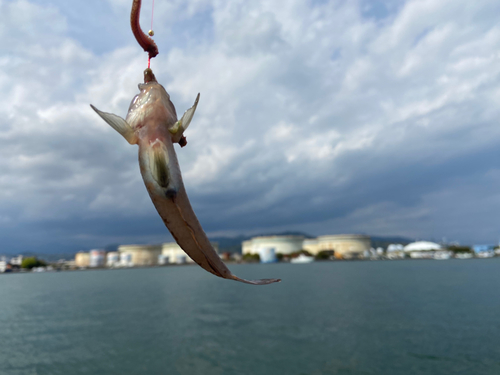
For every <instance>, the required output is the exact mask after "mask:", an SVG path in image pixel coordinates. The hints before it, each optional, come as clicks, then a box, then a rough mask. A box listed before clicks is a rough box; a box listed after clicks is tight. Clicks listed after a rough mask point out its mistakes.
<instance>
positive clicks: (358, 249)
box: [303, 234, 371, 259]
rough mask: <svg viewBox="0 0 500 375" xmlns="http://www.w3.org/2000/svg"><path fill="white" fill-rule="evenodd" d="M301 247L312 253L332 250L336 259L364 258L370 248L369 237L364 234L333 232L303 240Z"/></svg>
mask: <svg viewBox="0 0 500 375" xmlns="http://www.w3.org/2000/svg"><path fill="white" fill-rule="evenodd" d="M303 249H304V250H306V251H307V252H309V253H310V254H312V255H317V254H318V253H319V252H321V251H333V254H334V256H335V258H337V259H353V258H364V257H365V254H369V251H370V249H371V238H370V236H367V235H364V234H334V235H326V236H319V237H317V238H313V239H306V240H304V244H303Z"/></svg>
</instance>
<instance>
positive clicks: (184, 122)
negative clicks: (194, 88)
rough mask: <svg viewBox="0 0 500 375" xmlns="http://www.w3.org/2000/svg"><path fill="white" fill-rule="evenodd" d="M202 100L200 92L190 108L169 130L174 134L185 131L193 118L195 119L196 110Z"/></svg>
mask: <svg viewBox="0 0 500 375" xmlns="http://www.w3.org/2000/svg"><path fill="white" fill-rule="evenodd" d="M199 100H200V94H199V93H198V95H197V96H196V100H195V101H194V104H193V106H192V107H191V108H189V109H188V110H187V111H186V112H184V114H183V115H182V117H181V119H180V120H179V121H177V122H176V123H175V124H174V125H173V126H172V127H171V128H169V129H168V131H169V132H170V133H172V134H174V135H175V134H178V133H179V132H180V134H182V133H184V131H185V130H186V129H187V127H188V126H189V124H190V123H191V120H192V119H193V116H194V112H195V111H196V107H197V106H198V102H199Z"/></svg>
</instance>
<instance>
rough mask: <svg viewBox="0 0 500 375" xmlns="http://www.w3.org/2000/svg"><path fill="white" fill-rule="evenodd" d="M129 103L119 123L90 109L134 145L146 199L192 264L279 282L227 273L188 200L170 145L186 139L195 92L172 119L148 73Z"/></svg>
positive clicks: (160, 88) (226, 275)
mask: <svg viewBox="0 0 500 375" xmlns="http://www.w3.org/2000/svg"><path fill="white" fill-rule="evenodd" d="M139 91H140V92H139V94H137V95H136V96H135V97H134V98H133V99H132V102H131V103H130V107H129V109H128V113H127V116H126V118H125V119H123V118H121V117H120V116H117V115H115V114H112V113H107V112H102V111H100V110H99V109H97V108H96V107H94V106H93V105H92V104H91V105H90V106H91V107H92V109H93V110H94V111H95V112H96V113H97V114H98V115H99V116H100V117H101V118H102V119H103V120H104V121H105V122H106V123H108V124H109V125H110V126H111V127H112V128H113V129H115V130H116V131H117V132H118V133H120V134H121V135H122V136H123V138H125V139H126V140H127V142H128V143H130V144H131V145H138V146H139V166H140V171H141V175H142V178H143V180H144V184H145V186H146V189H147V191H148V193H149V196H150V198H151V200H152V202H153V204H154V206H155V208H156V210H157V211H158V214H159V215H160V217H161V218H162V220H163V222H164V223H165V226H166V227H167V228H168V230H169V231H170V233H171V234H172V236H173V238H174V239H175V241H176V242H177V244H179V246H180V247H181V248H182V249H183V250H184V252H185V253H186V254H187V255H189V257H190V258H191V259H193V260H194V261H195V262H196V263H197V264H198V265H200V266H201V267H202V268H203V269H205V270H206V271H208V272H210V273H212V274H213V275H215V276H218V277H221V278H224V279H230V280H235V281H240V282H243V283H247V284H253V285H265V284H271V283H275V282H279V281H281V280H280V279H260V280H245V279H242V278H239V277H237V276H235V275H233V274H232V273H231V271H230V270H229V269H228V268H227V266H226V265H225V264H224V262H222V260H221V258H220V257H219V255H218V254H217V252H216V251H215V250H214V248H213V247H212V245H211V244H210V241H209V239H208V237H207V235H206V233H205V232H204V231H203V228H202V226H201V224H200V222H199V221H198V218H197V217H196V214H195V213H194V211H193V208H192V207H191V203H190V202H189V199H188V196H187V193H186V189H185V187H184V183H183V181H182V175H181V170H180V167H179V162H178V160H177V155H176V153H175V149H174V144H175V143H177V144H179V145H180V146H181V147H183V146H185V145H186V143H187V141H186V138H185V136H184V132H185V131H186V129H187V128H188V126H189V124H190V123H191V120H192V119H193V116H194V113H195V111H196V108H197V106H198V102H199V99H200V94H198V95H197V97H196V100H195V102H194V104H193V106H192V107H191V108H189V109H188V110H187V111H186V112H185V113H184V114H183V115H182V117H181V119H180V120H178V119H177V114H176V111H175V107H174V104H173V103H172V102H171V100H170V95H169V94H168V93H167V91H166V90H165V88H164V87H163V86H162V85H161V84H159V83H158V82H157V80H156V77H155V75H154V74H153V71H152V70H151V69H150V68H147V69H146V70H145V71H144V83H140V84H139Z"/></svg>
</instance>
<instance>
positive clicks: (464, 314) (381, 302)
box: [0, 259, 500, 375]
mask: <svg viewBox="0 0 500 375" xmlns="http://www.w3.org/2000/svg"><path fill="white" fill-rule="evenodd" d="M230 268H231V269H232V271H233V272H234V273H235V274H236V275H238V276H240V277H244V278H249V279H251V278H271V277H279V278H282V279H283V281H282V282H281V283H279V284H273V285H267V286H252V285H246V284H242V283H237V282H233V281H229V280H223V279H220V278H217V277H214V276H212V275H210V274H208V273H207V272H205V271H204V270H202V269H201V268H199V267H197V266H177V267H163V268H142V269H123V270H96V271H75V272H57V273H56V272H53V273H32V274H4V275H0V374H2V375H3V374H5V375H26V374H28V375H30V374H37V375H41V374H50V375H55V374H63V375H68V374H92V375H97V374H120V375H123V374H145V375H155V374H169V375H176V374H203V375H234V374H238V375H239V374H243V375H245V374H255V375H266V374H270V375H271V374H272V375H281V374H284V375H288V374H290V375H306V374H307V375H320V374H381V375H382V374H383V375H387V374H395V375H396V374H397V375H399V374H401V375H408V374H426V375H429V374H439V375H441V374H474V375H480V374H491V375H493V374H494V375H498V374H500V259H484V260H479V259H471V260H447V261H435V260H405V261H352V262H348V261H338V262H316V263H311V264H268V265H257V264H249V265H234V266H230Z"/></svg>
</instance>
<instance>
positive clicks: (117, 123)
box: [90, 104, 137, 145]
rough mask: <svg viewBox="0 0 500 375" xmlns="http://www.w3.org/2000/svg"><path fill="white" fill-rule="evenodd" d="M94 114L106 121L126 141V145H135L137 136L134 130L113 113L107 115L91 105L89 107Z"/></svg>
mask: <svg viewBox="0 0 500 375" xmlns="http://www.w3.org/2000/svg"><path fill="white" fill-rule="evenodd" d="M90 106H91V107H92V109H93V110H94V111H96V113H97V114H98V115H99V116H101V118H102V119H103V120H104V121H106V122H107V123H108V124H109V125H110V126H111V127H112V128H113V129H115V130H116V131H117V132H118V133H120V134H121V135H122V136H123V138H125V139H126V140H127V142H128V143H130V144H131V145H134V144H136V143H137V136H136V135H135V132H134V129H132V127H131V126H130V125H129V124H128V123H127V121H125V120H124V119H122V118H121V117H120V116H117V115H115V114H113V113H107V112H102V111H99V110H98V109H97V108H96V107H94V106H93V105H92V104H91V105H90Z"/></svg>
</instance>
